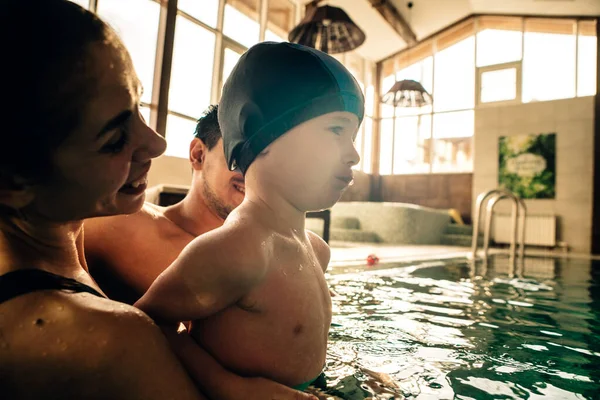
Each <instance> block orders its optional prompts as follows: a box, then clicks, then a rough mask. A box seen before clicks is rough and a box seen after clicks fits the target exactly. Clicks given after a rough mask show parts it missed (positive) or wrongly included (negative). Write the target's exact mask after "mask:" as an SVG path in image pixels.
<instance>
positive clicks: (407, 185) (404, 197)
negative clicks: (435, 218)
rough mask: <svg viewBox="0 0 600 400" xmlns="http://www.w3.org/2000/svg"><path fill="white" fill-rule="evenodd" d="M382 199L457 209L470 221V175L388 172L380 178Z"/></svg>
mask: <svg viewBox="0 0 600 400" xmlns="http://www.w3.org/2000/svg"><path fill="white" fill-rule="evenodd" d="M381 178H382V179H381V185H382V187H381V193H382V200H383V201H392V202H401V203H411V204H418V205H420V206H425V207H432V208H440V209H448V208H454V209H456V210H458V212H459V213H460V214H461V216H462V218H463V219H464V220H465V222H467V223H468V222H469V221H470V220H471V193H472V180H473V178H472V174H424V175H389V176H382V177H381Z"/></svg>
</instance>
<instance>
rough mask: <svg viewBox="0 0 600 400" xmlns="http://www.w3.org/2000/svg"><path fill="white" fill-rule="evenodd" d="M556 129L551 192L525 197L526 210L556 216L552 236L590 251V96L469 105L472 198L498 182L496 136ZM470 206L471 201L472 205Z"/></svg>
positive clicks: (592, 124) (592, 117)
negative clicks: (541, 196)
mask: <svg viewBox="0 0 600 400" xmlns="http://www.w3.org/2000/svg"><path fill="white" fill-rule="evenodd" d="M552 132H556V135H557V136H556V198H555V199H553V200H527V201H526V205H527V208H528V212H529V213H530V214H554V215H557V216H558V217H559V218H558V219H559V222H558V240H562V241H565V242H567V244H568V245H569V248H570V249H571V250H572V251H574V252H584V253H589V252H590V245H591V231H592V202H593V175H594V171H593V165H594V163H593V161H594V97H581V98H575V99H567V100H557V101H547V102H537V103H529V104H519V105H510V106H498V107H487V108H479V109H477V110H476V111H475V156H474V157H475V159H474V166H473V170H474V174H473V204H475V197H476V196H477V195H478V194H479V193H481V192H482V191H485V190H488V189H493V188H495V187H497V186H498V138H499V137H500V136H511V135H520V134H528V133H552ZM473 208H475V207H473Z"/></svg>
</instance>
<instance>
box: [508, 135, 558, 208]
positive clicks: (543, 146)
mask: <svg viewBox="0 0 600 400" xmlns="http://www.w3.org/2000/svg"><path fill="white" fill-rule="evenodd" d="M498 150H499V151H498V154H499V168H498V184H499V186H500V187H502V188H505V189H508V190H510V191H511V192H513V193H515V194H516V195H517V196H519V197H521V198H522V199H553V198H555V196H556V134H555V133H543V134H531V135H515V136H502V137H500V143H499V149H498Z"/></svg>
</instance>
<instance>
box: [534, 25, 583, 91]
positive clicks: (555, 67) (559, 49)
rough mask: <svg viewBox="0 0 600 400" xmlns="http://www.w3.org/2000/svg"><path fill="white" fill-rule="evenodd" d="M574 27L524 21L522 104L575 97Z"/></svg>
mask: <svg viewBox="0 0 600 400" xmlns="http://www.w3.org/2000/svg"><path fill="white" fill-rule="evenodd" d="M574 32H575V23H574V22H573V21H569V20H567V21H561V20H540V19H528V20H526V21H525V38H524V41H525V49H524V54H523V102H524V103H527V102H531V101H543V100H556V99H565V98H570V97H575V93H576V88H575V85H576V82H575V68H576V65H575V63H576V57H575V47H576V45H575V40H576V37H575V35H574Z"/></svg>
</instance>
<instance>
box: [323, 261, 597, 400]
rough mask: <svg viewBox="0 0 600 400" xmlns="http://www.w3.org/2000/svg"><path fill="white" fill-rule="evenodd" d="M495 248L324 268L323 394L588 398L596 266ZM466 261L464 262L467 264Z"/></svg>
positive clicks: (593, 379) (592, 380) (593, 375)
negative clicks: (346, 270)
mask: <svg viewBox="0 0 600 400" xmlns="http://www.w3.org/2000/svg"><path fill="white" fill-rule="evenodd" d="M507 261H508V260H507V259H505V258H494V259H492V260H491V261H490V262H489V263H488V264H487V265H483V266H482V265H476V266H474V267H473V266H469V265H468V264H467V263H458V262H457V263H452V264H449V265H438V266H432V267H427V268H388V269H381V270H377V271H365V272H361V273H353V274H346V275H333V276H330V277H329V283H330V285H331V287H332V289H333V290H334V291H335V292H336V293H338V296H336V297H334V298H333V302H334V321H333V322H334V326H333V327H332V329H331V335H330V347H329V357H328V363H327V366H326V371H325V372H326V375H327V378H328V383H327V389H325V390H315V392H318V393H319V396H320V397H321V398H323V399H337V398H342V399H392V398H394V399H399V398H419V399H428V398H432V399H433V398H436V399H438V398H439V399H446V398H447V399H452V398H458V399H488V398H489V399H492V398H503V399H508V398H529V399H534V398H539V397H549V398H561V399H563V398H564V399H588V398H589V399H591V398H595V397H594V396H596V395H597V393H598V391H599V390H600V376H599V372H598V371H597V368H596V366H597V365H598V364H599V363H600V358H599V357H600V348H599V347H600V346H599V344H600V340H599V339H598V337H599V336H598V333H599V331H600V315H599V314H600V312H599V308H600V295H599V294H598V282H599V279H600V274H599V273H598V272H597V271H594V272H593V273H590V270H591V262H590V261H583V260H569V261H568V260H558V259H535V258H531V259H529V258H527V259H525V260H524V262H523V263H522V264H520V265H519V264H518V263H517V264H515V266H514V268H511V265H510V263H509V262H507ZM474 269H475V270H474Z"/></svg>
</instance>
